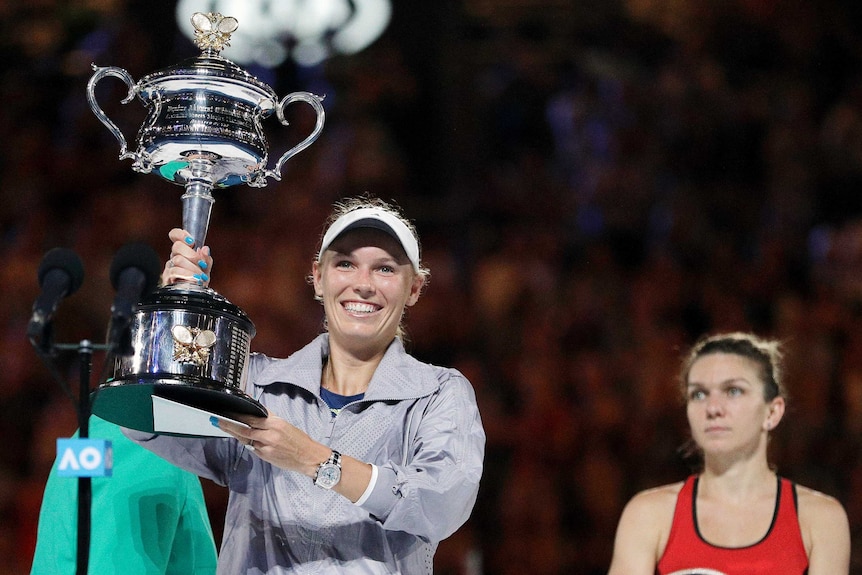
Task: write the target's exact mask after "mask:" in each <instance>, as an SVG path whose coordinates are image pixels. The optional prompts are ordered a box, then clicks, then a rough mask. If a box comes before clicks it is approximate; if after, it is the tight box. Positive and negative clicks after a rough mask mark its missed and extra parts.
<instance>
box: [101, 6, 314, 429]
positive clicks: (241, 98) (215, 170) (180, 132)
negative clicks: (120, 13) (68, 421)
mask: <svg viewBox="0 0 862 575" xmlns="http://www.w3.org/2000/svg"><path fill="white" fill-rule="evenodd" d="M191 20H192V24H193V26H194V27H195V43H196V44H197V46H198V47H199V48H200V49H201V51H202V52H201V54H200V55H199V56H197V57H195V58H191V59H188V60H185V61H183V62H181V63H180V64H178V65H176V66H172V67H169V68H166V69H164V70H160V71H158V72H154V73H152V74H149V75H147V76H144V77H143V78H141V79H140V80H139V81H138V82H135V81H134V80H133V79H132V77H131V75H130V74H129V73H128V72H127V71H126V70H124V69H122V68H117V67H98V66H96V65H93V70H94V73H93V76H92V77H91V78H90V81H89V83H88V85H87V101H88V103H89V104H90V108H91V109H92V110H93V113H94V114H95V115H96V117H97V118H98V119H99V120H100V121H101V122H102V123H103V124H104V125H105V126H106V127H107V128H108V130H109V131H110V132H111V133H112V134H113V135H114V137H115V138H116V139H117V141H118V142H119V144H120V155H119V159H120V160H124V159H131V160H132V161H133V163H132V169H133V170H134V171H137V172H140V173H144V174H148V173H154V174H156V175H158V176H160V177H161V178H163V179H165V180H167V181H169V182H172V183H174V184H177V185H180V186H183V188H184V189H185V192H184V193H183V195H182V210H183V228H184V229H185V230H186V231H188V232H189V233H190V234H191V236H192V237H193V238H194V240H195V245H196V246H203V245H204V244H205V240H206V234H207V230H208V227H209V220H210V214H211V211H212V205H213V203H214V198H213V196H212V191H213V189H219V188H225V187H228V186H235V185H241V184H246V185H248V186H250V187H257V188H259V187H264V186H266V185H267V182H268V178H273V179H275V180H280V179H281V170H282V167H283V165H284V163H285V162H286V161H287V160H288V159H290V158H291V157H292V156H294V155H296V154H298V153H299V152H301V151H302V150H304V149H305V148H306V147H308V146H309V145H311V143H313V142H314V141H315V140H316V139H317V137H318V136H319V135H320V132H321V130H322V129H323V122H324V117H325V115H324V110H323V105H322V104H321V101H322V98H321V97H319V96H316V95H314V94H311V93H309V92H294V93H292V94H288V95H287V96H285V97H284V98H282V99H280V100H279V99H278V97H277V95H276V93H275V92H274V91H273V89H272V88H270V87H269V86H268V85H267V84H265V83H264V82H262V81H260V80H259V79H257V78H255V77H254V76H252V75H251V74H249V73H248V72H246V71H245V70H243V69H242V68H240V67H239V66H237V65H236V64H234V63H233V62H231V61H230V60H228V59H226V58H224V57H222V56H221V55H220V54H219V53H220V52H221V50H222V49H223V48H224V47H225V46H228V45H229V39H230V34H231V33H232V32H233V31H235V30H236V28H237V25H238V24H237V21H236V19H235V18H231V17H225V16H222V15H221V14H219V13H206V14H205V13H200V12H198V13H195V14H194V15H193V16H192V18H191ZM109 76H112V77H115V78H119V79H120V80H122V81H123V82H124V83H125V84H126V86H127V87H128V93H127V95H126V97H125V98H124V99H123V100H122V103H123V104H126V103H128V102H131V101H132V100H133V99H135V97H137V98H138V99H139V100H140V101H141V102H142V103H143V105H144V106H145V107H146V108H147V115H146V119H145V120H144V123H143V124H142V125H141V128H140V130H139V131H138V134H137V137H136V139H135V149H134V150H129V149H128V146H127V141H126V138H125V136H124V135H123V133H122V131H121V130H120V129H119V128H118V127H117V125H116V124H115V123H114V122H113V121H112V120H111V119H110V118H108V116H107V114H105V112H104V111H103V110H102V108H101V107H100V106H99V104H98V102H97V100H96V94H95V90H96V85H97V84H98V82H99V81H101V80H102V79H103V78H106V77H109ZM294 102H303V103H307V104H309V105H310V106H312V108H313V109H314V111H315V114H316V116H317V121H316V124H315V127H314V129H313V131H312V132H311V134H309V135H308V136H307V137H306V138H305V139H304V140H302V141H301V142H299V143H298V144H296V145H295V146H293V147H292V148H290V149H289V150H287V151H286V152H284V154H282V155H281V157H280V158H279V159H278V160H277V161H276V162H275V165H274V167H273V168H271V169H270V168H268V167H267V164H268V161H269V154H268V149H267V148H268V146H267V141H266V137H265V135H264V131H263V129H262V121H263V120H264V119H266V118H267V117H269V116H271V115H272V113H273V112H275V113H276V115H277V117H278V119H279V121H280V122H281V123H282V124H283V125H285V126H287V125H288V122H287V120H286V119H285V109H286V107H287V106H289V105H290V104H292V103H294ZM254 334H255V329H254V324H253V323H252V322H251V320H250V319H249V317H248V316H247V314H245V312H243V311H242V310H241V309H240V308H239V307H237V306H236V305H234V304H232V303H231V302H229V301H228V300H227V299H226V298H224V297H223V296H221V295H220V294H218V293H217V292H215V291H214V290H212V289H210V288H208V287H202V286H199V285H196V284H193V283H179V284H174V285H171V286H164V287H161V288H159V289H157V290H155V292H153V293H152V294H149V295H148V296H145V297H144V298H143V300H142V301H141V302H140V303H139V304H138V306H137V309H136V312H135V316H134V318H133V319H132V323H131V341H132V354H131V355H122V354H119V353H115V352H112V353H110V354H109V356H108V358H107V360H106V364H105V373H104V375H103V378H102V381H101V382H100V384H99V386H98V387H97V389H96V391H95V392H94V394H93V405H92V411H93V413H95V414H96V415H98V416H100V417H102V418H104V419H107V420H108V421H112V422H114V423H117V424H118V425H122V426H124V427H129V428H131V429H137V430H140V431H149V432H163V433H166V434H170V435H197V434H196V433H182V432H179V433H171V432H170V431H168V432H164V431H162V430H160V429H158V428H157V427H158V426H157V425H156V424H155V423H154V407H153V405H154V402H155V401H156V400H155V399H154V398H156V397H159V398H162V399H166V400H170V401H173V402H176V403H180V404H183V405H186V406H190V407H192V408H197V409H201V410H203V411H206V412H209V413H214V414H217V415H223V416H230V415H232V414H248V415H258V416H265V415H266V413H267V412H266V409H265V408H264V407H263V406H262V405H261V404H260V403H259V402H257V401H256V400H255V399H253V398H252V397H250V396H249V395H248V394H246V393H245V392H244V391H243V389H244V386H245V366H246V364H247V363H248V357H249V346H250V342H251V339H252V338H253V337H254Z"/></svg>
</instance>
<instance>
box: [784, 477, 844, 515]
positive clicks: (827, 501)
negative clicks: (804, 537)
mask: <svg viewBox="0 0 862 575" xmlns="http://www.w3.org/2000/svg"><path fill="white" fill-rule="evenodd" d="M796 497H797V500H798V502H799V515H800V519H803V520H804V519H805V518H806V517H809V518H813V519H815V520H817V519H826V520H830V519H835V518H842V517H844V516H846V513H845V511H844V506H843V505H841V503H840V502H839V501H838V500H837V499H836V498H834V497H832V496H831V495H827V494H825V493H821V492H820V491H817V490H816V489H811V488H810V487H805V486H804V485H799V484H797V485H796Z"/></svg>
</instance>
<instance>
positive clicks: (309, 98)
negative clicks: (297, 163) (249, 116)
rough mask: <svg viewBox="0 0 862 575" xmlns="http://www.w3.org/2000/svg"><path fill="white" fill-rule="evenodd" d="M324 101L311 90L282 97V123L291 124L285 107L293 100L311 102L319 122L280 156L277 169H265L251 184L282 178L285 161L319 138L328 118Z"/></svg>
mask: <svg viewBox="0 0 862 575" xmlns="http://www.w3.org/2000/svg"><path fill="white" fill-rule="evenodd" d="M322 101H323V98H322V97H320V96H316V95H315V94H312V93H311V92H294V93H293V94H288V95H287V96H285V97H284V98H282V100H281V102H279V103H278V109H277V114H278V120H279V121H280V122H281V123H282V124H284V125H285V126H287V125H289V124H288V122H287V119H285V117H284V109H285V108H286V107H287V106H288V105H290V104H292V103H293V102H305V103H307V104H310V105H311V107H312V108H314V111H315V113H316V114H317V123H316V124H315V126H314V131H312V132H311V134H309V136H308V137H307V138H305V139H304V140H303V141H301V142H300V143H298V144H297V145H295V146H294V147H292V148H291V149H289V150H288V151H286V152H285V153H284V154H282V156H281V158H279V159H278V162H276V164H275V169H273V170H266V171H264V173H263V177H262V178H258V179H257V180H255V181H252V182H249V185H250V186H257V187H260V185H261V182H262V185H263V186H265V185H266V178H267V177H270V178H273V179H275V180H276V181H279V180H281V167H282V166H283V165H284V163H285V162H286V161H287V160H289V159H290V158H292V157H293V156H295V155H296V154H298V153H299V152H301V151H302V150H304V149H305V148H307V147H308V146H310V145H311V144H312V142H314V140H316V139H317V137H318V136H319V135H320V132H321V131H322V130H323V121H324V119H325V118H326V113H325V112H324V111H323V104H321V102H322Z"/></svg>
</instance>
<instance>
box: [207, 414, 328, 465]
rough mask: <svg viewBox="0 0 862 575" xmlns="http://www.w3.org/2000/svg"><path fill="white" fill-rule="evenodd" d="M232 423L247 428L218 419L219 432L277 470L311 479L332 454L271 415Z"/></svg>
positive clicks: (238, 417) (238, 418) (299, 431)
mask: <svg viewBox="0 0 862 575" xmlns="http://www.w3.org/2000/svg"><path fill="white" fill-rule="evenodd" d="M235 419H236V420H238V421H242V422H243V423H245V424H247V425H249V426H250V427H243V426H241V425H237V424H236V423H234V422H231V421H226V420H224V419H217V422H218V427H219V429H221V430H222V431H225V432H227V433H229V434H230V435H232V436H233V437H235V438H237V440H239V442H240V443H242V444H244V445H246V446H247V447H248V448H250V449H251V450H252V451H253V452H254V454H255V455H257V456H258V457H260V458H261V459H263V460H264V461H266V462H268V463H271V464H273V465H275V466H276V467H280V468H282V469H287V470H290V471H298V472H299V473H302V474H304V475H307V476H309V477H314V476H315V475H316V474H317V468H318V466H319V465H320V463H321V462H322V461H325V460H326V459H327V458H328V457H329V454H330V452H331V450H330V448H329V447H326V446H325V445H322V444H320V443H318V442H316V441H314V440H313V439H311V437H309V436H308V434H306V433H305V432H304V431H302V430H300V429H299V428H297V427H295V426H293V425H291V424H290V423H288V422H287V421H285V420H284V419H281V418H280V417H276V416H274V415H271V414H270V415H269V416H268V417H252V416H237V417H236V418H235Z"/></svg>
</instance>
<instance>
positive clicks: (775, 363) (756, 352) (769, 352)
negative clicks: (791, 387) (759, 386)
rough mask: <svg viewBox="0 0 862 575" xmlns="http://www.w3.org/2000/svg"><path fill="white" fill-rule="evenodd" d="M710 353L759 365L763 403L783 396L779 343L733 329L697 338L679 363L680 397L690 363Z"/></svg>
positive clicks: (781, 354) (685, 383)
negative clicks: (730, 356)
mask: <svg viewBox="0 0 862 575" xmlns="http://www.w3.org/2000/svg"><path fill="white" fill-rule="evenodd" d="M713 353H728V354H732V355H738V356H740V357H744V358H747V359H750V360H751V361H753V362H754V363H755V364H757V366H758V368H759V375H760V379H761V381H763V399H764V400H765V401H767V402H769V401H772V400H773V399H775V398H776V397H779V396H780V397H785V398H786V397H787V393H786V390H785V388H784V381H783V379H782V377H783V372H784V357H783V353H782V351H781V344H780V343H779V342H778V341H775V340H767V339H762V338H760V337H758V336H756V335H754V334H750V333H742V332H734V333H723V334H716V335H707V336H704V337H702V338H701V339H699V340H698V341H697V342H696V343H695V344H694V346H692V348H691V350H690V351H689V353H688V356H687V357H686V358H685V360H683V362H682V371H681V372H680V378H679V379H680V386H681V389H682V393H683V397H685V395H686V387H687V385H688V375H689V372H690V371H691V366H692V365H694V362H696V361H697V360H698V359H700V358H702V357H703V356H705V355H710V354H713Z"/></svg>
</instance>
